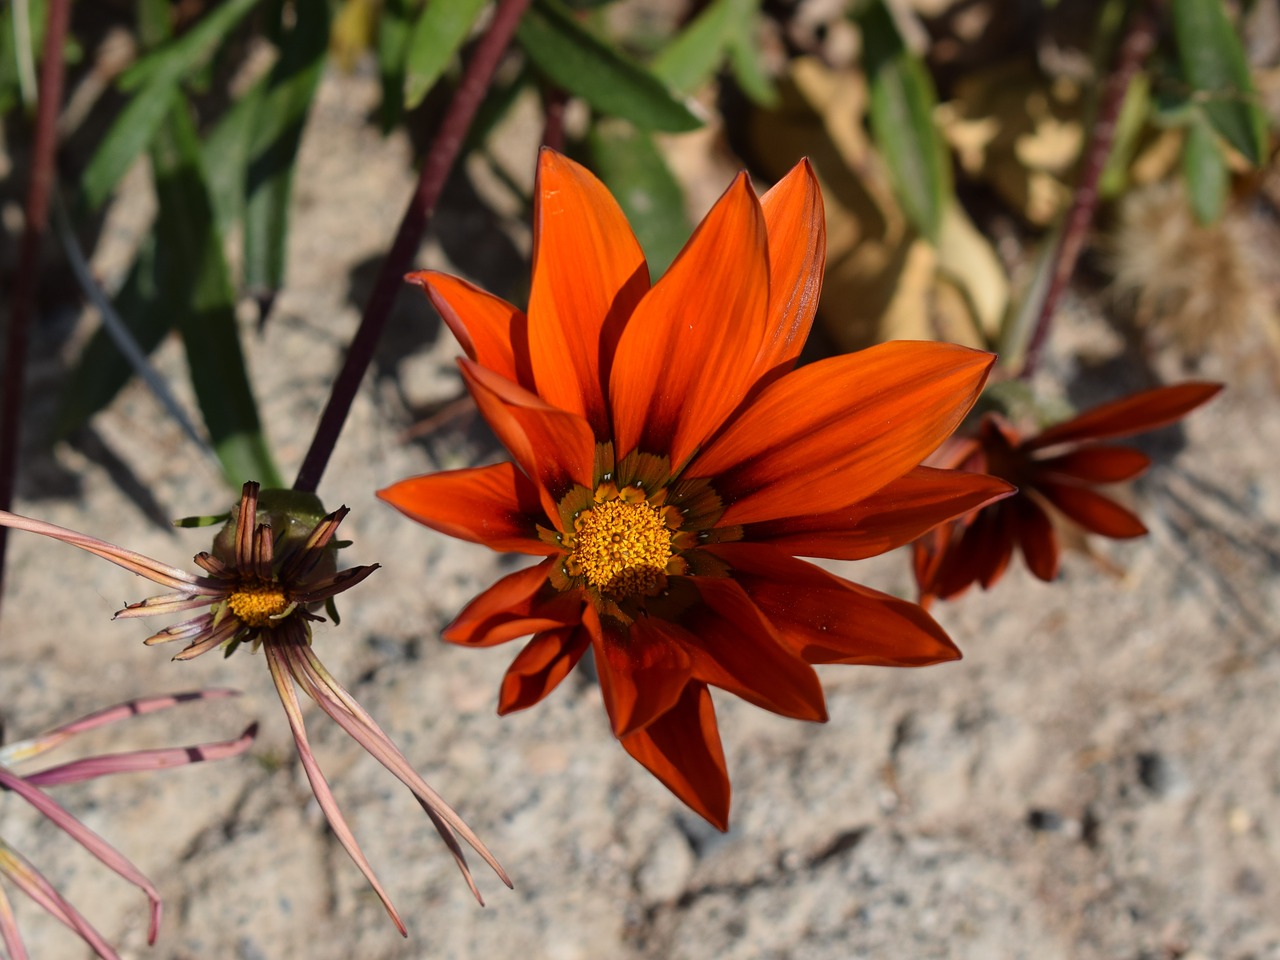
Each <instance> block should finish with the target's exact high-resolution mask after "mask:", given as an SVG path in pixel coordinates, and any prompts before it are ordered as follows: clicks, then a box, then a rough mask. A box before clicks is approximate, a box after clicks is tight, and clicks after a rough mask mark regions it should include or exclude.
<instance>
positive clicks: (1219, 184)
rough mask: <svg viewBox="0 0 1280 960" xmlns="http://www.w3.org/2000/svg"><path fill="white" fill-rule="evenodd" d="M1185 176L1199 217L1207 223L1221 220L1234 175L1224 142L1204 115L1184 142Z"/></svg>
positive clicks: (1188, 132) (1190, 130) (1194, 122)
mask: <svg viewBox="0 0 1280 960" xmlns="http://www.w3.org/2000/svg"><path fill="white" fill-rule="evenodd" d="M1182 176H1183V178H1184V179H1185V180H1186V182H1187V197H1188V198H1189V199H1190V201H1191V210H1192V212H1193V213H1194V214H1195V215H1196V219H1197V220H1199V221H1200V222H1201V223H1202V224H1205V225H1206V226H1207V225H1209V224H1211V223H1217V222H1218V220H1219V219H1220V218H1221V217H1222V211H1223V210H1225V209H1226V205H1227V190H1228V188H1229V187H1230V183H1231V177H1230V174H1229V172H1228V170H1227V161H1226V158H1225V157H1224V156H1223V155H1222V146H1221V145H1220V144H1219V143H1218V139H1217V137H1215V136H1214V134H1213V128H1212V127H1210V126H1209V122H1208V121H1207V120H1206V119H1204V118H1203V117H1200V118H1197V119H1196V120H1195V121H1193V122H1192V123H1191V125H1190V126H1188V127H1187V139H1186V142H1185V143H1183V145H1182Z"/></svg>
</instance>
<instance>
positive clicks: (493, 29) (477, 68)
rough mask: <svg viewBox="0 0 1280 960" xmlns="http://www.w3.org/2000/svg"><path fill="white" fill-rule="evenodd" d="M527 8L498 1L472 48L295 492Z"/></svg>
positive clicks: (331, 434)
mask: <svg viewBox="0 0 1280 960" xmlns="http://www.w3.org/2000/svg"><path fill="white" fill-rule="evenodd" d="M529 2H530V0H499V2H498V8H497V10H496V11H495V12H494V15H493V20H492V22H491V23H490V24H489V29H488V30H487V31H486V32H485V34H484V36H483V37H481V38H480V42H479V43H478V44H476V49H475V53H474V54H472V57H471V61H470V62H469V63H468V64H467V68H466V72H465V73H464V74H463V77H462V83H461V84H460V85H459V86H458V89H457V91H456V92H455V93H454V95H453V101H452V102H451V103H450V104H449V110H448V112H447V113H446V114H445V116H444V119H443V120H441V122H440V128H439V130H438V131H437V132H436V137H435V140H434V141H433V142H432V144H431V150H430V151H429V152H428V153H427V158H426V161H425V162H424V163H423V165H422V173H421V175H420V176H419V177H418V189H417V191H416V192H415V193H414V195H413V200H412V201H410V203H409V208H408V209H407V210H405V214H404V219H403V220H401V221H400V229H399V231H397V233H396V238H395V240H394V242H393V243H392V244H391V250H390V251H389V252H388V253H387V257H386V259H385V260H383V261H382V269H381V270H380V271H379V272H378V279H377V282H376V283H375V284H374V287H373V294H372V296H370V297H369V302H368V303H367V304H366V305H365V309H364V316H363V317H362V318H361V320H360V328H359V329H358V330H357V331H356V335H355V339H353V340H352V341H351V347H350V349H348V351H347V359H346V361H345V362H344V363H343V365H342V370H341V371H340V372H339V373H338V377H337V379H336V380H334V383H333V390H332V391H331V392H330V394H329V402H328V404H326V405H325V408H324V413H322V414H321V415H320V423H319V425H318V426H317V427H316V433H315V438H314V439H313V440H312V441H311V448H310V449H309V450H308V451H307V456H306V458H305V459H304V460H303V461H302V467H301V468H300V469H299V470H298V478H297V479H296V480H295V481H294V482H293V488H294V489H295V490H302V491H305V492H307V493H314V492H315V490H316V488H317V487H318V486H319V485H320V477H321V476H322V475H323V473H324V468H325V467H326V466H327V465H328V463H329V456H330V454H332V453H333V447H334V444H335V443H337V440H338V434H339V433H341V432H342V425H343V423H344V422H345V421H346V419H347V414H348V413H349V412H350V410H351V403H352V401H353V400H354V399H355V395H356V391H357V390H358V389H359V387H360V381H361V380H363V379H364V374H365V371H366V370H367V369H368V367H369V363H370V362H371V361H372V360H373V351H374V348H375V347H376V346H377V344H378V340H379V339H380V338H381V336H382V331H383V329H384V328H385V327H386V325H387V318H388V317H389V316H390V315H391V308H392V307H393V306H394V305H395V301H396V295H397V294H398V293H399V292H400V287H401V285H402V284H403V282H404V274H405V273H406V272H407V271H408V270H409V269H410V267H411V266H412V264H413V258H414V256H415V255H416V254H417V252H418V244H419V243H420V242H421V241H422V234H423V233H424V232H425V231H426V229H427V224H428V223H430V221H431V217H432V215H434V213H435V210H436V204H437V203H438V202H439V200H440V194H441V193H442V192H443V190H444V185H445V181H446V180H447V179H448V177H449V172H450V171H451V170H452V169H453V164H454V161H455V160H457V158H458V153H459V151H461V149H462V142H463V139H464V138H465V137H466V135H467V131H468V130H469V129H470V128H471V122H472V120H474V119H475V115H476V110H477V109H478V108H479V107H480V103H481V101H482V100H483V99H484V94H485V91H486V90H487V89H488V88H489V82H490V80H491V79H492V78H493V71H494V70H495V69H496V68H497V66H498V61H499V60H500V59H501V58H502V55H503V53H505V52H506V49H507V46H508V45H509V44H510V43H511V38H512V36H513V35H514V34H515V30H516V26H517V25H518V24H519V23H520V17H521V15H523V13H524V11H525V9H526V8H527V7H528V6H529Z"/></svg>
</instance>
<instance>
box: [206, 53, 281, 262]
mask: <svg viewBox="0 0 1280 960" xmlns="http://www.w3.org/2000/svg"><path fill="white" fill-rule="evenodd" d="M266 92H267V77H266V76H263V77H259V78H258V81H257V82H256V83H255V84H254V85H253V86H252V87H250V88H249V89H248V90H246V91H245V92H244V93H242V94H241V95H240V97H239V98H238V99H237V100H236V101H235V103H233V104H232V105H231V108H230V109H229V110H227V112H226V113H224V114H223V115H222V116H221V117H220V118H219V119H218V122H217V124H216V125H215V126H214V128H213V129H212V130H210V131H209V134H208V135H207V136H206V137H205V138H204V143H203V145H202V146H201V148H200V153H201V157H202V162H203V166H204V169H205V176H206V180H207V182H208V185H209V199H210V200H211V201H212V203H213V217H214V222H216V223H217V225H218V232H219V233H221V234H222V235H223V237H227V236H229V235H230V231H231V229H232V227H234V226H235V225H236V224H237V223H239V222H240V218H241V217H243V216H244V194H245V169H246V168H247V167H248V165H249V145H250V141H251V140H252V138H253V128H254V123H255V121H256V119H257V115H258V108H259V107H260V106H261V104H262V99H263V97H264V96H265V95H266Z"/></svg>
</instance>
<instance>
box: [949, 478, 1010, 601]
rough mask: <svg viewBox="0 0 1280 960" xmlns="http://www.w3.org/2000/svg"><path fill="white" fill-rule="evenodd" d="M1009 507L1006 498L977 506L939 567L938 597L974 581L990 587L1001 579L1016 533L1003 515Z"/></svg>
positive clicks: (959, 589)
mask: <svg viewBox="0 0 1280 960" xmlns="http://www.w3.org/2000/svg"><path fill="white" fill-rule="evenodd" d="M1010 499H1016V498H1010ZM1008 510H1009V500H1004V501H1001V502H1000V503H997V504H994V505H992V506H990V507H986V508H984V509H982V510H979V511H978V512H977V514H976V515H975V516H974V517H973V518H972V519H971V520H970V521H969V522H968V524H967V525H966V526H965V528H964V532H963V534H961V535H960V537H959V538H958V539H954V540H952V542H951V544H950V548H949V549H948V551H947V556H946V558H945V560H944V561H943V563H942V564H941V565H940V567H939V570H938V581H937V590H936V593H937V595H938V596H939V597H942V598H947V597H954V596H955V595H957V594H958V593H960V592H962V591H963V590H965V589H966V588H967V587H968V586H969V585H970V584H971V583H974V582H977V583H981V584H982V586H983V588H984V589H986V588H990V587H992V586H994V585H995V583H996V582H997V581H998V580H999V579H1000V577H1001V576H1002V575H1003V573H1004V571H1005V569H1006V568H1007V567H1008V565H1009V560H1010V558H1011V557H1012V555H1013V545H1014V540H1015V537H1016V533H1015V531H1014V529H1013V526H1012V524H1011V523H1010V522H1009V521H1008V520H1007V519H1006V517H1005V516H1004V514H1005V513H1006V512H1007V511H1008Z"/></svg>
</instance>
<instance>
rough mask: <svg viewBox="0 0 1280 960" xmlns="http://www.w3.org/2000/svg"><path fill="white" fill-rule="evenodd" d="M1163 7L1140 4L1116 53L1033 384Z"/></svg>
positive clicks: (1028, 358) (1049, 300)
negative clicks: (1122, 113)
mask: <svg viewBox="0 0 1280 960" xmlns="http://www.w3.org/2000/svg"><path fill="white" fill-rule="evenodd" d="M1161 6H1162V4H1161V3H1160V2H1159V0H1147V2H1140V3H1139V4H1138V5H1137V7H1136V9H1134V11H1133V12H1132V13H1131V14H1130V19H1129V26H1128V30H1127V31H1126V33H1125V36H1124V40H1123V41H1122V42H1121V44H1120V49H1119V50H1118V51H1117V52H1116V62H1115V66H1114V67H1113V68H1112V70H1111V73H1110V75H1109V76H1108V77H1107V82H1106V86H1105V87H1104V88H1103V93H1102V99H1101V100H1100V101H1099V104H1098V115H1097V118H1096V119H1095V120H1094V123H1093V130H1092V131H1091V136H1090V140H1089V145H1088V147H1087V148H1086V150H1085V155H1084V161H1083V163H1082V164H1081V166H1080V180H1079V183H1077V184H1076V190H1075V196H1074V197H1073V199H1072V201H1071V209H1070V210H1069V211H1068V212H1067V217H1066V221H1065V226H1064V228H1063V230H1062V236H1061V238H1060V239H1059V240H1058V247H1057V250H1056V251H1055V253H1054V268H1053V276H1052V279H1051V280H1050V281H1049V286H1048V289H1047V290H1045V294H1044V300H1043V301H1041V304H1040V312H1039V314H1038V315H1037V317H1036V324H1035V329H1034V332H1033V333H1032V335H1031V340H1030V342H1029V343H1028V344H1027V352H1026V355H1025V359H1024V360H1023V364H1022V370H1021V372H1020V373H1019V374H1018V376H1019V377H1020V378H1021V379H1023V380H1027V379H1030V377H1031V375H1032V374H1033V373H1035V371H1036V366H1037V365H1038V364H1039V362H1040V354H1041V351H1042V350H1043V349H1044V344H1045V340H1046V339H1047V338H1048V336H1049V328H1050V327H1051V326H1052V322H1053V317H1054V313H1055V311H1056V310H1057V307H1058V300H1059V299H1061V297H1062V294H1063V291H1065V290H1066V288H1067V281H1068V280H1070V279H1071V275H1072V273H1074V272H1075V268H1076V262H1077V261H1078V260H1079V259H1080V251H1081V250H1082V249H1084V241H1085V237H1086V236H1087V235H1088V233H1089V227H1090V225H1091V224H1092V223H1093V215H1094V212H1095V211H1096V210H1097V207H1098V180H1099V179H1100V178H1101V177H1102V171H1103V169H1104V168H1105V167H1106V165H1107V157H1108V156H1110V154H1111V146H1112V144H1113V143H1114V142H1115V136H1116V121H1117V119H1118V118H1119V116H1120V108H1121V107H1122V106H1123V105H1124V98H1125V94H1126V93H1127V92H1128V90H1129V84H1130V83H1131V82H1132V81H1133V77H1134V74H1136V73H1137V72H1138V70H1139V69H1140V68H1141V66H1142V64H1143V63H1145V62H1146V59H1147V57H1148V56H1149V55H1150V54H1151V51H1152V49H1153V48H1154V47H1155V43H1156V13H1157V12H1158V9H1159V7H1161Z"/></svg>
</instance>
